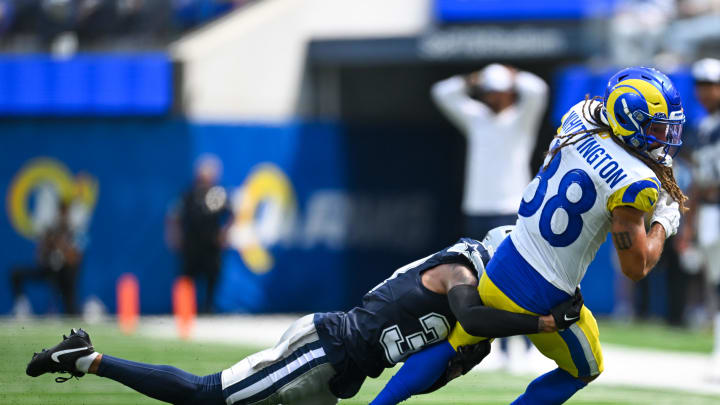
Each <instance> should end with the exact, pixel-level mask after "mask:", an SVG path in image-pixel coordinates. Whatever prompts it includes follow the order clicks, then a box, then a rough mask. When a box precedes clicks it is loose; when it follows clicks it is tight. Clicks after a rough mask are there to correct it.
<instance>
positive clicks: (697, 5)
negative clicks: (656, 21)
mask: <svg viewBox="0 0 720 405" xmlns="http://www.w3.org/2000/svg"><path fill="white" fill-rule="evenodd" d="M663 38H664V49H665V50H666V51H667V52H670V53H671V54H673V55H674V56H675V57H677V58H679V59H680V61H684V62H689V61H691V60H692V59H694V58H696V57H697V56H698V55H700V54H701V49H702V48H703V47H704V46H710V47H712V46H713V45H714V44H715V45H714V46H715V48H714V51H718V50H720V48H718V47H717V45H716V44H717V42H718V40H720V0H680V1H678V18H677V19H675V20H673V21H672V22H671V23H670V25H669V27H668V28H667V30H666V32H665V34H664V35H663Z"/></svg>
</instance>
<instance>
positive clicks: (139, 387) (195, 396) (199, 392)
mask: <svg viewBox="0 0 720 405" xmlns="http://www.w3.org/2000/svg"><path fill="white" fill-rule="evenodd" d="M97 375H99V376H101V377H106V378H110V379H112V380H115V381H117V382H119V383H122V384H124V385H126V386H128V387H130V388H132V389H134V390H135V391H138V392H140V393H141V394H145V395H147V396H149V397H151V398H155V399H157V400H160V401H165V402H170V403H173V404H187V405H190V404H203V405H212V404H217V405H224V404H225V400H224V399H223V394H222V382H221V381H220V373H215V374H211V375H208V376H204V377H200V376H196V375H194V374H190V373H188V372H185V371H183V370H180V369H178V368H175V367H171V366H157V365H153V364H144V363H136V362H134V361H129V360H123V359H119V358H117V357H112V356H108V355H107V354H103V356H102V360H100V366H99V367H98V372H97Z"/></svg>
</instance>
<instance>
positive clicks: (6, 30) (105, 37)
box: [0, 0, 249, 55]
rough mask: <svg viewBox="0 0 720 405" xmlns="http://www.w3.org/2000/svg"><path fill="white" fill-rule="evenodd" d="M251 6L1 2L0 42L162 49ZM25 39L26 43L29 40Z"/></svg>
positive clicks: (112, 0) (67, 48) (229, 2)
mask: <svg viewBox="0 0 720 405" xmlns="http://www.w3.org/2000/svg"><path fill="white" fill-rule="evenodd" d="M248 2H249V0H0V34H4V35H3V36H2V37H0V39H2V40H3V41H2V43H3V45H5V46H11V45H12V41H11V40H12V38H13V36H15V37H16V38H15V39H17V40H18V42H19V43H16V44H15V46H16V47H18V49H21V50H23V51H25V52H26V51H29V50H32V49H30V48H32V47H37V48H38V49H40V50H49V51H51V52H53V53H56V54H61V55H71V54H72V53H74V52H75V51H76V50H77V49H78V48H81V49H93V48H138V49H144V48H149V47H150V48H152V47H163V46H164V45H165V44H167V42H168V41H171V40H173V39H174V37H175V36H178V35H180V34H182V33H183V31H185V30H188V29H192V28H195V27H196V26H198V25H200V24H202V23H205V22H207V21H210V20H212V19H214V18H217V17H219V16H221V15H223V14H226V13H227V12H229V11H231V10H233V9H235V8H237V7H241V6H243V5H245V4H246V3H248ZM28 37H29V38H28Z"/></svg>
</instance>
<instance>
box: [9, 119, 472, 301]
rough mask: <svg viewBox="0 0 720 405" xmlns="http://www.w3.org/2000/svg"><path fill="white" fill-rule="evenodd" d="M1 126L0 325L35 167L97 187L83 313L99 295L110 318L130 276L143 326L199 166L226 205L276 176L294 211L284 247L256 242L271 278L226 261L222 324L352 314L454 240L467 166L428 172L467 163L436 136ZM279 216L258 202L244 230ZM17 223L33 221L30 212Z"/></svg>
mask: <svg viewBox="0 0 720 405" xmlns="http://www.w3.org/2000/svg"><path fill="white" fill-rule="evenodd" d="M0 125H1V126H2V131H0V150H1V151H2V159H0V169H1V170H0V189H1V190H3V191H4V192H5V195H6V199H5V200H6V204H5V205H6V206H5V209H4V210H3V214H2V215H0V244H2V246H3V255H1V256H0V313H7V312H8V311H9V310H10V309H11V297H10V295H11V294H10V288H9V283H8V271H9V268H10V267H11V266H14V265H23V264H30V263H32V260H33V255H34V252H33V250H34V243H33V242H32V241H31V240H29V239H28V238H26V237H23V236H22V235H21V232H19V231H18V229H17V227H16V226H15V225H13V223H11V221H10V217H11V216H17V214H15V213H13V211H12V209H10V201H11V200H13V199H12V198H10V197H8V195H9V193H10V185H11V183H12V182H13V180H14V179H17V178H18V176H20V174H22V173H26V174H27V172H28V168H30V167H33V165H35V164H36V162H37V160H35V159H38V158H45V159H50V160H51V161H53V162H55V164H56V165H59V166H65V169H63V170H66V171H67V172H69V175H70V177H71V178H72V179H73V180H72V181H73V182H74V181H78V180H77V179H79V178H80V177H83V176H84V177H86V178H87V177H89V178H91V179H93V180H94V181H96V183H97V202H96V204H95V205H94V210H93V212H92V219H91V222H90V227H89V232H88V236H89V243H88V245H87V249H86V251H85V257H84V261H83V265H82V271H81V276H80V281H79V294H78V295H79V300H80V301H81V302H82V301H84V300H85V299H86V298H87V297H89V296H91V295H95V296H97V297H99V298H100V299H101V300H102V301H103V302H104V304H105V305H106V306H107V307H108V309H109V310H110V311H114V309H115V281H116V280H117V278H118V277H119V275H121V274H122V273H125V272H130V273H134V274H135V275H136V276H137V278H138V279H139V281H140V291H141V297H140V298H141V309H142V311H143V312H146V313H162V312H168V311H169V310H170V302H171V300H170V286H171V283H172V280H173V279H174V278H175V276H176V274H177V268H178V264H177V258H176V255H175V254H174V253H173V252H171V251H170V250H169V248H168V247H167V246H166V245H165V241H164V220H165V216H166V214H167V212H168V210H169V208H170V207H171V206H172V204H173V202H174V201H175V200H176V198H177V197H178V195H179V194H180V193H181V192H182V191H183V190H184V189H185V187H187V186H188V185H189V183H190V181H191V178H192V162H193V160H194V158H195V157H197V156H198V155H200V154H202V153H214V154H216V155H218V156H219V157H220V159H221V160H222V162H223V165H224V173H223V176H222V181H221V182H222V184H223V185H224V186H226V187H227V189H228V191H229V193H230V196H231V198H232V199H233V201H237V199H238V198H240V200H242V195H244V194H243V193H242V191H241V190H244V188H243V187H244V186H245V185H246V183H248V182H249V179H251V178H253V176H254V175H256V174H257V173H267V172H271V173H274V172H273V170H274V171H276V172H277V173H280V174H276V175H275V180H277V178H282V177H286V178H287V180H288V183H289V189H290V192H289V194H290V195H291V197H292V199H293V200H294V201H295V205H294V207H293V210H292V211H293V215H294V217H293V218H294V219H293V220H292V221H291V222H290V225H291V226H290V228H291V232H290V235H289V236H288V237H284V238H281V239H279V240H271V241H270V242H263V248H264V250H265V251H266V252H267V253H268V254H270V255H271V256H272V257H273V260H274V262H273V266H272V267H271V269H270V271H267V272H264V273H258V272H253V271H251V269H250V267H249V266H248V264H247V262H246V261H245V260H244V258H243V256H242V255H240V254H239V251H238V249H237V248H230V249H228V250H227V251H226V253H225V256H224V258H225V265H224V267H223V275H222V280H223V284H222V287H221V288H220V290H219V292H218V297H217V299H216V302H215V303H216V306H217V307H218V308H219V309H221V310H224V311H251V312H267V311H318V310H333V309H347V308H349V307H351V306H352V305H354V304H355V303H357V302H358V300H359V298H360V297H361V295H362V294H363V293H364V292H365V291H367V290H368V289H369V288H371V287H372V286H373V285H375V284H376V283H377V282H379V281H381V280H382V279H384V278H385V277H387V276H388V275H389V274H391V273H392V271H393V270H394V269H395V268H397V267H399V266H401V265H403V264H405V263H407V262H408V261H410V260H414V259H417V258H418V257H420V256H421V255H426V254H428V253H430V252H431V251H434V250H437V249H440V248H442V247H444V246H445V245H447V244H449V243H451V242H453V241H454V239H455V238H456V237H457V233H456V230H457V226H456V225H457V223H458V220H459V218H458V212H459V198H460V187H461V184H462V177H461V175H462V162H461V161H460V162H458V163H457V164H445V165H438V164H430V163H428V162H432V161H434V160H435V159H444V158H447V157H451V156H462V140H461V139H460V138H459V137H447V136H444V135H438V134H437V133H435V132H434V130H433V129H431V128H407V127H404V128H390V127H385V128H367V127H362V128H360V127H345V126H340V125H337V124H324V123H288V124H286V125H282V126H276V127H273V126H259V125H191V124H187V123H185V122H182V121H173V120H164V119H162V120H161V119H143V120H140V119H132V120H128V119H115V120H87V119H85V120H34V121H29V120H27V121H26V120H10V121H4V122H2V123H1V124H0ZM267 167H272V168H273V169H272V170H270V171H268V170H267V169H266V168H267ZM256 177H257V176H256ZM261 183H262V181H260V182H259V183H258V184H261ZM238 195H239V196H241V197H238ZM275 203H277V201H276V200H273V199H272V198H270V199H265V200H263V201H261V202H260V203H259V204H258V205H257V207H256V208H257V209H256V211H255V212H254V213H253V214H252V216H251V217H252V218H255V217H258V218H259V217H262V216H263V213H264V212H267V210H270V211H272V209H273V204H275ZM276 208H277V207H276ZM281 208H282V207H281ZM25 210H26V211H28V212H30V213H32V210H33V199H32V198H28V199H27V201H25ZM256 225H257V224H256ZM257 226H258V229H259V228H262V224H260V225H257ZM258 232H259V233H262V232H261V231H258ZM28 292H29V296H30V299H31V301H32V304H33V307H34V309H35V310H36V311H39V312H46V311H56V310H58V309H59V304H58V300H57V297H55V296H53V294H49V293H48V292H49V290H48V288H47V287H46V286H43V285H40V284H37V285H36V284H33V285H31V286H30V288H29V290H28Z"/></svg>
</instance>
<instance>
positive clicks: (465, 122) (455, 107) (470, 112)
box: [430, 75, 489, 135]
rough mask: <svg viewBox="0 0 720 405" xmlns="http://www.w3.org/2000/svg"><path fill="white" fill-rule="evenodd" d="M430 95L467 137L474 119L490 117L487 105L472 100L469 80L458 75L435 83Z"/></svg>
mask: <svg viewBox="0 0 720 405" xmlns="http://www.w3.org/2000/svg"><path fill="white" fill-rule="evenodd" d="M430 94H431V95H432V99H433V101H434V102H435V104H436V105H437V106H438V108H439V109H440V111H442V113H443V114H444V115H445V116H446V117H447V118H448V119H449V120H450V121H451V122H452V123H453V124H454V125H455V126H456V127H458V128H459V129H460V130H461V131H462V132H463V134H465V135H467V130H468V129H469V125H470V121H471V120H472V119H476V118H479V117H487V116H488V115H489V110H488V108H487V107H486V106H485V105H483V104H482V103H481V102H479V101H476V100H473V99H472V98H470V96H469V95H468V83H467V79H466V78H465V77H463V76H460V75H457V76H453V77H450V78H448V79H445V80H442V81H439V82H437V83H435V84H434V85H433V86H432V89H431V90H430Z"/></svg>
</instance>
